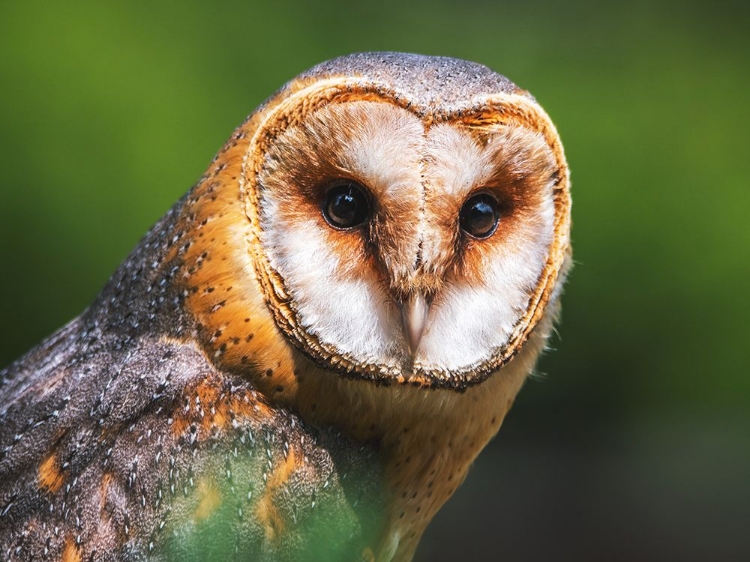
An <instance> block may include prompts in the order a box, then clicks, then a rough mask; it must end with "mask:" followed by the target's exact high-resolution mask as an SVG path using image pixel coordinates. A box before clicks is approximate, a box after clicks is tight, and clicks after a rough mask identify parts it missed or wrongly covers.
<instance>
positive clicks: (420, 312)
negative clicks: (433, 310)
mask: <svg viewBox="0 0 750 562" xmlns="http://www.w3.org/2000/svg"><path fill="white" fill-rule="evenodd" d="M429 308H430V305H428V304H427V300H426V299H425V298H424V295H422V294H421V293H412V294H411V295H409V296H408V297H407V298H405V299H404V300H403V301H402V302H401V324H402V326H403V327H404V334H405V335H406V341H407V343H408V344H409V352H410V353H411V356H412V357H414V355H415V354H416V352H417V349H418V348H419V342H420V341H421V340H422V333H423V332H424V325H425V321H426V320H427V311H428V310H429Z"/></svg>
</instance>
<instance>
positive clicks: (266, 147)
mask: <svg viewBox="0 0 750 562" xmlns="http://www.w3.org/2000/svg"><path fill="white" fill-rule="evenodd" d="M569 230H570V195H569V179H568V169H567V165H566V162H565V157H564V154H563V149H562V146H561V143H560V139H559V137H558V134H557V132H556V130H555V127H554V125H553V124H552V122H551V121H550V119H549V117H548V116H547V115H546V113H545V112H544V110H543V109H542V108H541V107H540V106H539V105H538V104H537V103H536V101H535V100H534V98H533V97H531V95H530V94H528V93H527V92H525V91H523V90H521V89H519V88H518V87H516V86H515V85H514V84H512V83H511V82H510V81H508V80H507V79H506V78H504V77H503V76H500V75H498V74H496V73H494V72H493V71H491V70H489V69H488V68H486V67H484V66H481V65H479V64H475V63H471V62H467V61H462V60H457V59H452V58H444V57H427V56H419V55H410V54H398V53H367V54H355V55H350V56H346V57H342V58H338V59H335V60H332V61H329V62H325V63H322V64H320V65H318V66H316V67H314V68H312V69H311V70H309V71H307V72H305V73H303V74H301V75H300V76H298V77H297V78H295V79H294V80H292V81H291V82H289V83H288V84H287V85H286V86H284V87H283V88H282V89H281V90H279V91H278V92H277V93H276V94H274V95H273V96H272V97H271V98H269V99H268V100H267V101H266V102H265V103H263V104H262V105H261V106H260V107H259V108H258V109H257V110H256V111H255V112H254V113H253V114H251V115H250V117H249V118H248V119H247V120H246V121H245V122H244V123H243V124H242V125H241V126H240V127H239V128H238V129H237V130H236V131H235V132H234V133H233V134H232V136H231V137H230V138H229V140H228V142H227V143H226V144H225V145H224V147H223V148H222V149H221V150H220V152H219V153H218V154H217V156H216V157H215V158H214V160H213V162H212V163H211V164H210V166H209V168H208V170H207V171H206V173H205V175H204V176H203V177H202V178H201V179H200V180H199V181H198V183H197V184H196V185H195V186H194V187H193V188H192V189H191V190H190V191H189V192H188V193H187V194H186V195H185V196H184V197H183V198H182V199H181V200H180V201H178V202H177V203H176V204H175V206H174V207H173V208H172V209H171V210H170V211H169V212H167V214H166V215H165V216H164V217H163V218H162V219H161V220H160V221H159V222H158V223H157V224H156V225H155V226H154V227H153V228H152V230H151V231H150V232H149V233H148V234H147V235H146V236H145V237H144V238H143V240H142V241H141V242H140V244H138V246H137V247H136V248H135V250H134V251H133V252H132V253H131V254H130V256H129V257H128V258H127V259H126V260H125V261H124V262H123V263H122V265H121V266H120V267H119V269H118V270H117V271H116V272H115V273H114V275H113V276H112V278H111V279H110V281H109V282H108V283H107V285H106V286H105V288H104V289H103V290H102V292H101V294H99V296H98V297H97V298H96V299H95V300H94V302H93V303H92V304H91V306H90V307H89V308H88V309H87V310H86V311H84V312H83V313H82V314H81V315H80V316H79V317H78V318H76V319H74V320H73V321H71V322H70V323H69V324H68V325H67V326H65V327H63V328H62V329H61V330H59V331H58V332H57V333H55V334H54V335H52V336H51V337H49V338H48V339H47V340H45V341H44V342H42V343H41V344H40V345H39V346H38V347H36V348H35V349H33V350H31V351H30V352H29V353H28V354H26V355H25V356H24V357H22V358H20V359H19V360H18V361H16V362H15V363H13V364H12V365H10V366H9V367H8V368H6V369H5V370H3V371H2V372H0V557H2V558H3V559H5V560H32V559H33V560H53V561H64V562H79V561H87V560H110V561H125V560H127V561H131V560H132V561H139V560H155V561H167V560H263V561H292V560H342V561H343V560H368V561H379V562H384V561H407V560H410V559H411V558H412V557H413V555H414V552H415V549H416V547H417V544H418V541H419V539H420V537H421V535H422V533H423V531H424V529H425V527H426V526H427V524H428V523H429V521H430V520H431V518H432V517H433V516H434V515H435V513H436V512H437V510H438V509H439V508H440V507H441V506H442V505H443V503H444V502H445V501H446V500H447V499H448V498H449V497H450V496H451V495H452V494H453V492H454V491H455V490H456V487H457V486H458V485H459V484H460V483H461V482H462V481H463V479H464V478H465V476H466V473H467V470H468V468H469V466H470V464H471V463H472V461H473V460H474V459H475V457H476V456H477V455H478V454H479V452H480V451H481V449H482V448H483V447H484V446H485V444H486V443H487V442H488V440H489V439H490V438H491V437H492V436H493V435H494V434H495V433H496V432H497V431H498V428H499V427H500V424H501V422H502V420H503V418H504V416H505V414H506V412H507V411H508V409H509V407H510V406H511V403H512V402H513V399H514V397H515V396H516V393H517V392H518V390H519V388H520V387H521V385H522V383H523V381H524V379H525V378H526V376H527V375H528V374H529V372H530V371H531V370H532V368H533V366H534V363H535V361H536V359H537V356H538V355H539V353H540V351H541V350H542V349H543V347H544V345H545V341H546V339H547V337H548V335H549V333H550V331H551V329H552V326H553V322H554V319H555V317H556V314H557V311H558V308H559V297H560V292H561V287H562V284H563V281H564V279H565V277H566V273H567V269H568V265H569V263H570V257H569V256H570V244H569Z"/></svg>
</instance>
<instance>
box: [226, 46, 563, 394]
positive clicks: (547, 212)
mask: <svg viewBox="0 0 750 562" xmlns="http://www.w3.org/2000/svg"><path fill="white" fill-rule="evenodd" d="M250 122H251V125H252V126H251V127H246V128H245V129H244V130H245V131H250V133H248V136H249V137H250V138H249V139H244V141H245V142H248V145H247V146H248V148H247V150H246V151H245V152H244V155H243V161H242V166H241V172H240V177H239V178H238V181H239V183H240V198H241V199H242V200H243V201H244V208H245V214H246V217H247V220H248V221H249V225H250V226H249V237H250V243H249V244H248V245H247V247H248V248H249V254H250V258H251V261H252V263H253V269H254V273H255V275H256V276H257V279H258V281H259V283H260V286H261V290H262V293H263V295H264V297H265V300H266V302H267V306H268V307H269V310H270V311H271V313H272V316H273V318H274V320H275V323H276V325H277V327H278V329H279V330H280V331H281V332H282V333H283V334H285V336H286V337H287V338H288V339H289V341H291V342H292V343H293V344H294V345H295V346H296V347H297V348H298V349H299V350H301V351H302V352H303V353H304V354H306V355H307V356H308V357H309V358H311V359H312V360H313V361H315V362H316V363H317V364H318V365H320V366H322V367H324V368H325V369H328V370H333V371H337V372H339V373H341V374H344V375H346V376H348V377H352V378H364V379H370V380H375V381H379V382H385V383H392V382H396V383H409V384H414V385H420V386H430V387H442V388H454V389H463V388H466V387H467V386H470V385H472V384H475V383H478V382H481V381H482V380H484V379H485V378H487V377H488V376H489V375H490V374H491V373H493V372H494V371H496V370H498V369H499V368H500V367H501V366H503V365H504V364H505V363H506V362H508V361H509V360H510V359H511V358H512V357H513V356H514V354H515V353H516V352H518V351H519V350H520V348H521V347H522V346H523V345H524V343H525V342H526V340H527V339H528V338H529V337H530V335H531V334H532V333H533V331H534V329H535V327H537V325H538V324H539V323H540V321H541V320H542V319H543V318H545V317H547V316H549V315H550V314H551V312H550V311H551V310H552V309H553V308H554V306H551V305H553V304H554V302H555V301H556V300H557V296H558V293H559V287H560V286H561V283H562V280H563V278H564V276H565V269H566V264H567V261H568V260H567V258H568V254H569V230H570V218H569V217H570V196H569V181H568V169H567V165H566V162H565V158H564V155H563V149H562V146H561V144H560V140H559V137H558V135H557V132H556V130H555V128H554V126H553V124H552V122H551V121H550V119H549V118H548V116H547V115H546V113H545V112H544V111H543V110H542V108H541V107H540V106H539V105H538V104H537V103H536V101H535V100H534V99H533V98H532V97H531V96H530V95H529V94H528V93H527V92H524V91H522V90H520V89H518V88H517V87H516V86H515V85H513V84H512V83H511V82H509V81H508V80H507V79H505V78H504V77H502V76H500V75H498V74H496V73H494V72H492V71H491V70H489V69H488V68H486V67H484V66H481V65H478V64H475V63H471V62H466V61H462V60H457V59H451V58H442V57H426V56H418V55H404V54H395V53H369V54H358V55H351V56H347V57H343V58H339V59H336V60H333V61H329V62H327V63H323V64H321V65H319V66H316V67H314V68H313V69H311V70H310V71H308V72H306V73H305V74H302V75H301V76H299V77H298V78H296V79H295V80H294V81H292V82H290V83H289V84H287V86H285V87H284V88H283V89H282V90H280V91H279V92H278V93H277V94H276V95H275V96H273V97H272V98H271V99H269V100H268V101H267V102H266V103H265V104H264V105H263V106H262V107H261V108H260V109H259V110H258V111H257V112H256V113H255V114H254V115H253V116H251V119H250Z"/></svg>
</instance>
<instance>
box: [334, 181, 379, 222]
mask: <svg viewBox="0 0 750 562" xmlns="http://www.w3.org/2000/svg"><path fill="white" fill-rule="evenodd" d="M323 216H324V217H325V219H326V220H327V221H328V224H330V225H331V226H332V227H334V228H342V229H343V228H354V227H355V226H359V225H361V224H362V223H363V222H365V221H366V220H367V219H368V218H369V217H370V201H369V199H368V197H367V195H366V193H365V190H364V188H363V187H362V186H361V185H359V184H358V183H357V182H355V181H351V180H347V181H343V182H337V183H336V184H334V185H333V187H331V188H329V189H328V191H326V195H325V200H324V201H323Z"/></svg>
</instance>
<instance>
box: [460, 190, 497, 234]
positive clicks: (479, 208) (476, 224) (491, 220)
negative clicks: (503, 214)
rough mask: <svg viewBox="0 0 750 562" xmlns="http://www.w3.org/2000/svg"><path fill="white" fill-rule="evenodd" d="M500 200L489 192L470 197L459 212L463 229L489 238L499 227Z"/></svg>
mask: <svg viewBox="0 0 750 562" xmlns="http://www.w3.org/2000/svg"><path fill="white" fill-rule="evenodd" d="M498 207H499V205H498V202H497V199H495V198H494V197H493V196H492V195H490V194H489V193H478V194H477V195H473V196H472V197H469V198H468V199H467V200H466V202H465V203H464V206H463V207H461V212H460V213H459V215H458V217H459V222H460V224H461V230H463V231H464V232H466V233H467V234H470V235H471V236H473V237H474V238H487V237H488V236H490V235H491V234H492V233H493V232H495V229H496V228H497V223H498V221H499V220H500V212H499V211H498Z"/></svg>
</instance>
